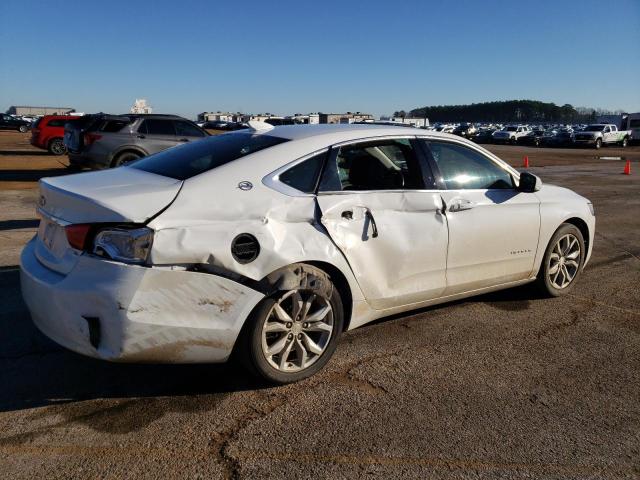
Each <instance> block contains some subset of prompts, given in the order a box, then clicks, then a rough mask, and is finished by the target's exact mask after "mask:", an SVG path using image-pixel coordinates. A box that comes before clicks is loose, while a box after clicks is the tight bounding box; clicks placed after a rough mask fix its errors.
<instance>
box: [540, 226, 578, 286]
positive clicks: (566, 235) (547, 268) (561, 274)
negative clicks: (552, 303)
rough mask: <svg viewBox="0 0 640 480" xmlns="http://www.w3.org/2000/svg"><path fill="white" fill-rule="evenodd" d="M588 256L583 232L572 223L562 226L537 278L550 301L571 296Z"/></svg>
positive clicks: (557, 231) (550, 246) (551, 242)
mask: <svg viewBox="0 0 640 480" xmlns="http://www.w3.org/2000/svg"><path fill="white" fill-rule="evenodd" d="M585 255H586V249H585V243H584V237H583V236H582V232H580V229H579V228H578V227H576V226H575V225H572V224H570V223H563V224H562V225H560V228H558V230H556V233H554V234H553V237H551V240H550V241H549V245H547V249H546V251H545V254H544V257H543V259H542V265H541V266H540V271H539V272H538V278H537V283H538V287H539V288H540V290H541V291H542V292H543V293H545V294H546V295H548V296H551V297H560V296H562V295H566V294H567V293H569V292H570V291H571V290H572V289H573V287H574V285H575V283H576V281H577V280H578V278H579V277H580V274H581V273H582V266H583V265H584V259H585Z"/></svg>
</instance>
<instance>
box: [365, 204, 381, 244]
mask: <svg viewBox="0 0 640 480" xmlns="http://www.w3.org/2000/svg"><path fill="white" fill-rule="evenodd" d="M364 214H365V216H366V217H367V218H368V219H369V221H370V222H371V228H372V230H373V231H372V232H371V238H376V237H377V236H378V226H377V225H376V219H375V218H373V213H371V210H369V209H368V208H367V209H366V210H365V212H364Z"/></svg>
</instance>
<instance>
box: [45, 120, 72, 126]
mask: <svg viewBox="0 0 640 480" xmlns="http://www.w3.org/2000/svg"><path fill="white" fill-rule="evenodd" d="M68 121H69V120H67V119H66V118H53V119H51V120H49V122H47V127H64V124H65V123H67V122H68Z"/></svg>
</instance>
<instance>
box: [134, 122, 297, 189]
mask: <svg viewBox="0 0 640 480" xmlns="http://www.w3.org/2000/svg"><path fill="white" fill-rule="evenodd" d="M145 121H147V120H145ZM286 141H287V139H286V138H280V137H272V136H269V135H255V134H252V133H230V134H226V135H218V136H216V137H210V138H207V139H205V140H202V141H198V142H193V143H188V144H186V145H182V146H180V147H175V148H169V149H168V150H163V151H162V152H160V153H156V154H155V155H150V156H148V157H144V158H142V159H140V160H137V161H135V162H133V163H130V164H129V167H130V168H136V169H138V170H144V171H145V172H150V173H155V174H157V175H162V176H164V177H170V178H175V179H177V180H186V179H187V178H191V177H194V176H196V175H199V174H200V173H203V172H206V171H208V170H212V169H214V168H216V167H219V166H221V165H224V164H225V163H229V162H231V161H233V160H237V159H238V158H241V157H245V156H247V155H249V154H251V153H255V152H258V151H260V150H263V149H265V148H269V147H273V146H274V145H278V144H280V143H283V142H286Z"/></svg>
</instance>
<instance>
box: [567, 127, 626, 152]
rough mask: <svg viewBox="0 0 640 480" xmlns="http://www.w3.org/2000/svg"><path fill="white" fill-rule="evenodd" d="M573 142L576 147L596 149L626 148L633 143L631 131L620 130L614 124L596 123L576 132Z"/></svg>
mask: <svg viewBox="0 0 640 480" xmlns="http://www.w3.org/2000/svg"><path fill="white" fill-rule="evenodd" d="M573 141H574V144H575V145H591V146H592V147H595V148H600V147H602V146H603V145H613V144H617V145H620V146H621V147H626V146H627V145H628V144H629V142H630V141H631V130H618V127H616V126H615V125H614V124H612V123H596V124H594V125H589V126H588V127H587V128H585V129H584V130H582V131H580V132H576V134H575V136H574V140H573Z"/></svg>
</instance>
